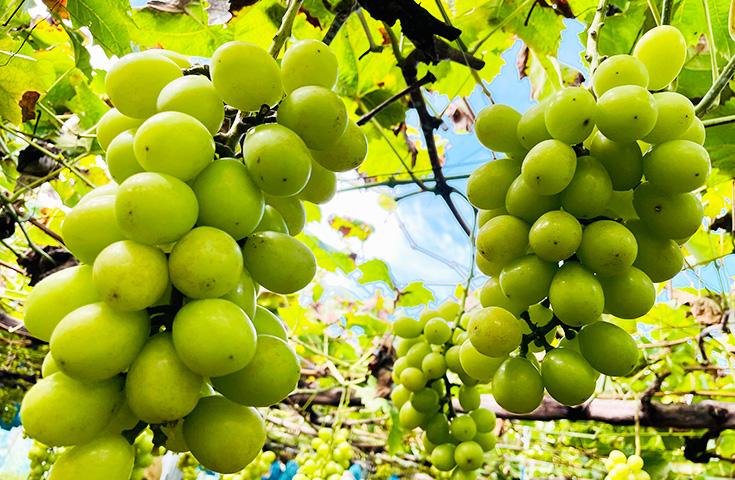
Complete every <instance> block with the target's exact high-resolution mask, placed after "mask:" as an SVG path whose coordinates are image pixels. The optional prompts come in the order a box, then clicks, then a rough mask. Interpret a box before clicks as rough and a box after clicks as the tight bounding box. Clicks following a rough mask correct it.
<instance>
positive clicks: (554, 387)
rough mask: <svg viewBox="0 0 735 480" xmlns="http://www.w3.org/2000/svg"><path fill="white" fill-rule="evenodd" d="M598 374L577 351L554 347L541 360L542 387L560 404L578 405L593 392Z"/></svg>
mask: <svg viewBox="0 0 735 480" xmlns="http://www.w3.org/2000/svg"><path fill="white" fill-rule="evenodd" d="M598 376H599V374H598V373H597V372H596V371H595V370H594V369H593V368H592V367H591V366H590V364H589V363H587V360H585V359H584V357H582V355H581V354H579V352H576V351H574V350H571V349H568V348H555V349H553V350H551V351H550V352H547V353H546V356H545V357H544V360H543V362H541V378H542V379H543V381H544V387H546V390H547V391H548V392H549V395H551V396H552V397H553V398H554V400H556V401H557V402H559V403H561V404H562V405H568V406H573V405H580V404H582V403H584V402H585V401H587V399H589V398H590V397H591V396H592V394H593V393H594V392H595V385H596V384H597V377H598Z"/></svg>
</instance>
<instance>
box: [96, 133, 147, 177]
mask: <svg viewBox="0 0 735 480" xmlns="http://www.w3.org/2000/svg"><path fill="white" fill-rule="evenodd" d="M134 140H135V130H133V129H130V130H125V131H124V132H122V133H120V134H118V135H117V136H116V137H115V138H113V139H112V141H111V142H110V144H109V145H108V147H107V153H106V155H105V163H107V169H108V170H109V171H110V176H111V177H112V179H113V180H115V181H116V182H117V183H122V182H124V181H125V179H126V178H128V177H131V176H133V175H135V174H136V173H140V172H143V171H145V170H143V167H141V166H140V164H139V163H138V159H137V158H135V149H134V148H133V141H134Z"/></svg>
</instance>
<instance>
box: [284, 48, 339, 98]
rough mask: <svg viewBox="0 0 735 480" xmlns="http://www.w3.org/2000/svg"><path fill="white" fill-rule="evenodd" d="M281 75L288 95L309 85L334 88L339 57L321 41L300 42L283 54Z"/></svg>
mask: <svg viewBox="0 0 735 480" xmlns="http://www.w3.org/2000/svg"><path fill="white" fill-rule="evenodd" d="M281 73H282V75H283V87H284V89H285V90H286V93H287V94H288V93H291V92H292V91H294V90H296V89H297V88H299V87H304V86H309V85H317V86H320V87H324V88H332V87H333V86H334V84H335V83H336V82H337V56H336V55H335V54H334V52H332V50H331V49H330V48H329V45H325V44H324V43H323V42H320V41H319V40H311V39H308V40H300V41H298V42H296V43H294V44H293V45H291V46H289V47H288V49H287V50H286V53H284V54H283V59H282V60H281Z"/></svg>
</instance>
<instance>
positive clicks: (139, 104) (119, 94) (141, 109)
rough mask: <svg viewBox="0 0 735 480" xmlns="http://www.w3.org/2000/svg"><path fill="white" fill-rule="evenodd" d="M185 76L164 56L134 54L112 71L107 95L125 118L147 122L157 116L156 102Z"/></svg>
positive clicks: (152, 52) (108, 76)
mask: <svg viewBox="0 0 735 480" xmlns="http://www.w3.org/2000/svg"><path fill="white" fill-rule="evenodd" d="M181 76H182V73H181V69H180V68H179V66H178V65H176V63H174V62H173V61H171V60H169V59H168V58H166V57H164V56H163V55H159V54H157V53H155V52H154V51H148V52H136V53H130V54H128V55H125V56H124V57H122V58H120V59H119V60H118V61H117V62H115V63H113V64H112V67H111V68H110V70H108V72H107V75H106V76H105V92H107V95H109V97H110V100H112V104H113V105H115V107H116V108H117V109H118V110H119V111H120V112H121V113H122V114H124V115H127V116H128V117H132V118H146V117H150V116H151V115H153V114H155V113H156V99H157V98H158V94H159V93H160V92H161V90H162V89H163V87H165V86H166V85H167V84H168V83H169V82H171V81H173V80H175V79H177V78H179V77H181ZM128 128H130V127H128ZM123 130H127V128H124V129H123Z"/></svg>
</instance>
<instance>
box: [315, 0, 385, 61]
mask: <svg viewBox="0 0 735 480" xmlns="http://www.w3.org/2000/svg"><path fill="white" fill-rule="evenodd" d="M358 7H359V5H358V4H357V0H343V1H342V2H340V3H339V4H337V6H336V8H335V15H334V19H333V20H332V23H331V25H329V29H327V33H325V34H324V38H323V39H322V42H324V43H326V44H327V45H329V44H331V43H332V40H334V39H335V37H336V36H337V33H339V30H340V29H341V28H342V25H344V24H345V22H346V21H347V19H348V18H350V15H352V12H354V11H355V10H357V8H358ZM372 47H373V44H372V43H371V44H370V48H371V50H368V51H372Z"/></svg>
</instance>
